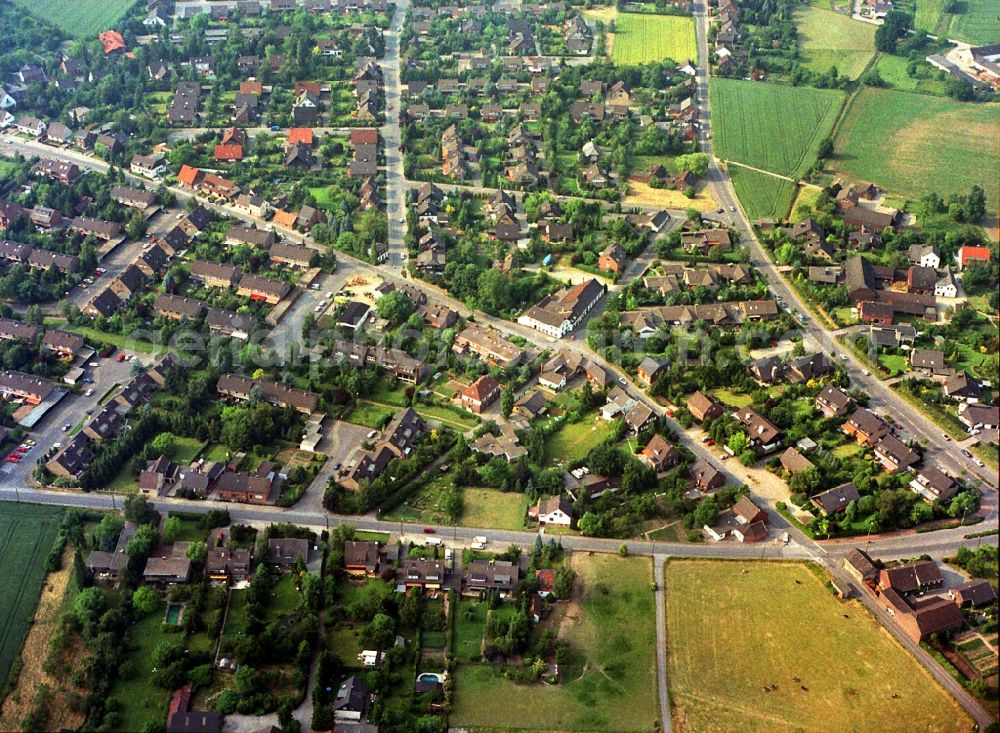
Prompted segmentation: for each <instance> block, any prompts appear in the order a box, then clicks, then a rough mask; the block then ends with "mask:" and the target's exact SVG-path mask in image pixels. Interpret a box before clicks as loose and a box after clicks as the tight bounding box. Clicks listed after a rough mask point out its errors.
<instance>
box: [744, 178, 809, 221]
mask: <svg viewBox="0 0 1000 733" xmlns="http://www.w3.org/2000/svg"><path fill="white" fill-rule="evenodd" d="M729 177H730V179H732V182H733V188H734V189H735V190H736V195H737V196H738V197H739V199H740V203H741V204H742V205H743V209H744V211H746V212H747V216H748V217H750V220H751V221H753V220H755V219H760V218H763V217H776V218H782V217H784V216H785V214H786V213H787V212H788V209H789V207H790V206H791V205H792V197H793V196H795V184H794V183H792V182H791V181H787V180H785V179H784V178H775V177H774V176H769V175H767V174H766V173H761V172H760V171H755V170H750V169H749V168H744V167H742V166H739V165H730V166H729Z"/></svg>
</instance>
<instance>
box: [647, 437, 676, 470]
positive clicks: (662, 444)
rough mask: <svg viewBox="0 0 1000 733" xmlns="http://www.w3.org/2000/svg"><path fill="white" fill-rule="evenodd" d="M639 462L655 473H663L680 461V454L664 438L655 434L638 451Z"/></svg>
mask: <svg viewBox="0 0 1000 733" xmlns="http://www.w3.org/2000/svg"><path fill="white" fill-rule="evenodd" d="M639 460H640V461H642V462H643V463H645V464H646V465H647V466H649V467H650V468H651V469H653V470H654V471H656V472H657V473H663V472H664V471H666V470H667V469H668V468H670V466H673V465H674V464H675V463H677V461H679V460H680V454H679V453H678V452H677V449H676V448H674V447H673V446H672V445H670V443H669V442H667V439H666V438H664V437H663V436H662V435H660V434H659V433H657V434H656V435H654V436H653V437H652V438H651V439H650V441H649V442H648V443H646V447H645V448H643V449H642V450H641V451H639Z"/></svg>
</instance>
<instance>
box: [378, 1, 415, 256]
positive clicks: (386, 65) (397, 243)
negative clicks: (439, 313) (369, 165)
mask: <svg viewBox="0 0 1000 733" xmlns="http://www.w3.org/2000/svg"><path fill="white" fill-rule="evenodd" d="M409 6H410V0H401V1H400V2H397V3H396V11H395V13H393V16H392V22H391V23H390V24H389V29H388V30H387V31H386V32H385V35H384V38H385V58H383V59H382V62H381V63H382V82H383V87H384V92H385V103H386V113H385V124H384V125H383V126H382V141H383V143H385V164H386V167H385V187H386V215H387V216H388V218H389V242H388V244H389V259H388V261H387V262H386V263H385V265H384V266H383V267H387V268H388V269H389V270H390V271H391V272H393V273H394V274H397V275H398V274H400V273H401V271H402V268H403V263H404V261H405V257H406V244H405V241H404V240H405V237H406V193H407V185H406V177H405V175H404V172H403V153H402V152H401V151H400V145H401V143H402V133H401V132H400V128H399V114H400V109H399V108H400V107H401V106H402V101H403V97H402V93H401V88H400V81H399V56H400V54H399V36H400V33H401V32H402V30H403V19H404V18H405V17H406V10H407V8H408V7H409ZM390 106H391V107H392V109H389V107H390Z"/></svg>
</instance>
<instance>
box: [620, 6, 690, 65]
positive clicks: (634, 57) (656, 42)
mask: <svg viewBox="0 0 1000 733" xmlns="http://www.w3.org/2000/svg"><path fill="white" fill-rule="evenodd" d="M611 57H612V60H613V61H614V63H616V64H619V65H623V66H632V65H636V64H646V63H651V62H654V61H662V60H663V59H673V60H674V61H676V62H677V63H679V64H683V63H684V62H685V61H687V60H691V61H696V60H697V58H698V48H697V46H696V45H695V40H694V18H691V17H686V16H680V15H650V14H646V13H618V18H617V19H616V20H615V45H614V50H613V51H612V54H611Z"/></svg>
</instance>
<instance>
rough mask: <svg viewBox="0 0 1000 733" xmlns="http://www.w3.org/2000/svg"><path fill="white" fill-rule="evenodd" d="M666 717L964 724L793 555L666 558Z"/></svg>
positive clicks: (744, 725) (736, 727)
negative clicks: (778, 559) (769, 559)
mask: <svg viewBox="0 0 1000 733" xmlns="http://www.w3.org/2000/svg"><path fill="white" fill-rule="evenodd" d="M665 582H666V594H667V598H666V603H667V605H666V613H667V654H668V674H667V679H668V681H669V684H670V698H671V701H672V703H673V705H674V709H673V714H674V720H675V721H677V723H678V724H679V725H680V726H681V728H682V730H683V731H684V732H685V733H699V732H700V731H720V730H725V731H747V732H749V731H759V730H767V731H771V732H772V733H786V732H787V733H791V731H806V730H808V731H883V732H884V733H889V732H890V731H900V732H902V731H923V730H934V731H968V730H970V729H971V720H970V719H969V718H968V716H967V715H966V714H965V711H964V710H963V709H962V708H961V706H959V704H958V703H957V702H956V701H955V700H954V699H952V698H951V696H949V695H948V694H947V693H945V692H944V690H942V689H941V688H940V687H939V686H938V685H937V683H936V682H935V681H934V680H933V679H932V678H931V677H930V675H929V674H928V673H927V672H925V671H924V670H923V669H922V668H921V667H920V665H919V664H918V663H917V662H916V661H915V660H914V659H913V658H912V657H911V656H910V655H909V654H908V653H907V652H906V650H904V649H903V648H902V647H901V646H900V645H899V644H898V643H897V642H896V640H895V639H894V638H892V636H891V635H890V634H889V632H888V631H886V630H885V629H884V628H882V626H881V625H880V624H879V623H878V621H877V620H875V619H874V618H873V617H872V616H871V615H870V614H869V613H868V611H867V610H866V609H865V608H863V607H862V606H861V605H860V604H858V603H857V602H846V603H845V602H841V601H838V600H837V599H836V598H835V597H834V595H833V594H832V593H831V591H830V590H829V589H828V588H827V587H826V586H825V584H824V583H823V581H822V580H821V579H820V578H819V577H818V576H817V575H816V574H814V573H813V572H812V571H811V570H810V569H809V568H808V567H806V566H805V565H801V564H793V563H761V562H725V561H715V562H713V561H707V562H706V561H690V560H688V561H672V562H670V563H668V564H667V567H666V575H665Z"/></svg>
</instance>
